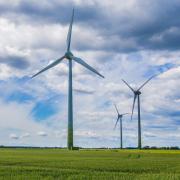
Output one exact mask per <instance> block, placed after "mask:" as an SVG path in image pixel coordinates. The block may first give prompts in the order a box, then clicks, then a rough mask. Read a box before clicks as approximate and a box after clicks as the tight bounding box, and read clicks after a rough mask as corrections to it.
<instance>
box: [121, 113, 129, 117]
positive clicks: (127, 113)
mask: <svg viewBox="0 0 180 180" xmlns="http://www.w3.org/2000/svg"><path fill="white" fill-rule="evenodd" d="M127 114H130V113H124V114H121V115H122V116H124V115H127Z"/></svg>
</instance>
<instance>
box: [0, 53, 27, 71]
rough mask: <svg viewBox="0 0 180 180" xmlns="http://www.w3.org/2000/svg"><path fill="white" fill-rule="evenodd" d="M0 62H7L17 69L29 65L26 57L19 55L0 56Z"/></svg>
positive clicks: (25, 67)
mask: <svg viewBox="0 0 180 180" xmlns="http://www.w3.org/2000/svg"><path fill="white" fill-rule="evenodd" d="M0 63H4V64H7V65H8V66H10V67H13V68H16V69H19V70H21V69H22V70H23V69H27V68H28V67H29V63H28V61H27V59H26V58H25V57H21V56H6V57H0Z"/></svg>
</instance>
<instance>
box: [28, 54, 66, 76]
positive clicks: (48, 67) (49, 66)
mask: <svg viewBox="0 0 180 180" xmlns="http://www.w3.org/2000/svg"><path fill="white" fill-rule="evenodd" d="M63 59H64V56H63V57H61V58H59V59H57V60H56V61H54V62H53V63H51V64H49V65H48V66H47V67H45V68H44V69H42V70H41V71H39V72H38V73H36V74H35V75H33V76H32V77H31V78H34V77H35V76H37V75H39V74H41V73H42V72H44V71H46V70H48V69H50V68H52V67H54V66H56V65H57V64H59V63H60V62H61V61H62V60H63Z"/></svg>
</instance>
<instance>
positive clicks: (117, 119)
mask: <svg viewBox="0 0 180 180" xmlns="http://www.w3.org/2000/svg"><path fill="white" fill-rule="evenodd" d="M118 121H119V117H118V118H117V120H116V124H115V126H114V129H116V126H117V123H118Z"/></svg>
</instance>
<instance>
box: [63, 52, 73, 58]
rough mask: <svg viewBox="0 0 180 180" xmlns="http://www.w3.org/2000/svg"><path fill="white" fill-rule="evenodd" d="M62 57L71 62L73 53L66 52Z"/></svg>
mask: <svg viewBox="0 0 180 180" xmlns="http://www.w3.org/2000/svg"><path fill="white" fill-rule="evenodd" d="M64 56H65V58H66V59H69V60H71V59H72V58H73V53H72V52H71V51H67V52H66V53H65V55H64Z"/></svg>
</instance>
